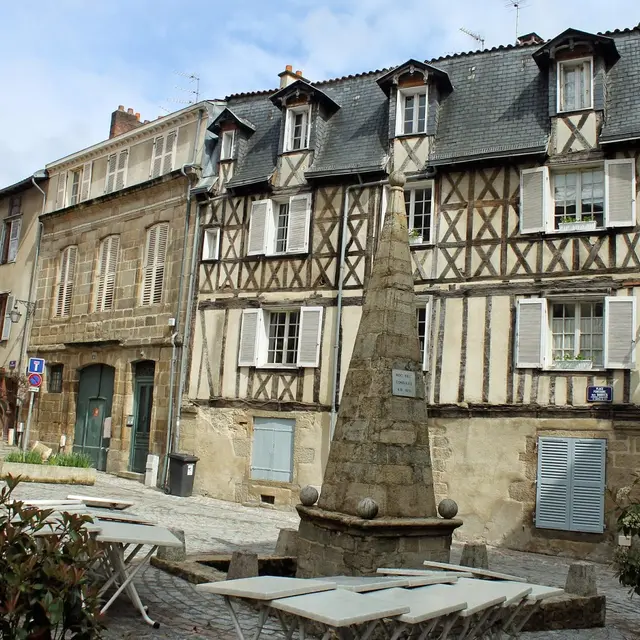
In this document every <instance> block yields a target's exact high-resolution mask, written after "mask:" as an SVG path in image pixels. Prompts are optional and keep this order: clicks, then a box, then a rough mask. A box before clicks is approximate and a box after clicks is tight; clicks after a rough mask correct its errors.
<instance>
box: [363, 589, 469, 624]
mask: <svg viewBox="0 0 640 640" xmlns="http://www.w3.org/2000/svg"><path fill="white" fill-rule="evenodd" d="M368 596H369V597H370V598H380V599H381V600H384V601H385V602H389V603H391V602H393V603H395V604H399V605H406V606H408V607H409V608H410V610H409V613H404V614H402V615H401V616H400V617H399V618H398V620H399V621H400V622H406V623H407V624H418V623H420V622H424V621H425V620H433V619H434V618H439V617H440V616H446V615H448V614H450V613H454V612H456V611H462V610H464V609H466V608H467V602H466V600H463V599H462V598H461V597H460V596H457V595H453V596H452V595H449V594H447V593H444V592H439V593H429V592H428V591H426V590H423V589H385V590H384V591H376V592H375V593H370V594H368Z"/></svg>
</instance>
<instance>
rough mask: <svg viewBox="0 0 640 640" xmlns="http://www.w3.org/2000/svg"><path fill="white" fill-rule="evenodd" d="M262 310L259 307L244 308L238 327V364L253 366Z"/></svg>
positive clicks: (256, 352) (256, 358)
mask: <svg viewBox="0 0 640 640" xmlns="http://www.w3.org/2000/svg"><path fill="white" fill-rule="evenodd" d="M262 315H263V312H262V310H261V309H244V311H243V312H242V326H241V328H240V348H239V349H238V366H239V367H254V366H255V365H256V363H257V360H258V334H259V331H260V322H261V320H262Z"/></svg>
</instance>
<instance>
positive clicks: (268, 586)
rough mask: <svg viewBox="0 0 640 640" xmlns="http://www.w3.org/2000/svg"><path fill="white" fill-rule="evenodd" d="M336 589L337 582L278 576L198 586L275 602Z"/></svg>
mask: <svg viewBox="0 0 640 640" xmlns="http://www.w3.org/2000/svg"><path fill="white" fill-rule="evenodd" d="M335 588H336V583H335V582H328V581H322V580H306V579H303V578H281V577H278V576H257V577H255V578H240V579H238V580H225V581H223V582H207V583H205V584H199V585H196V589H197V590H198V591H206V592H207V593H217V594H218V595H221V596H232V597H234V598H247V599H249V600H275V599H277V598H288V597H290V596H299V595H303V594H307V593H315V592H317V591H329V590H332V589H335Z"/></svg>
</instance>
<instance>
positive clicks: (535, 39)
mask: <svg viewBox="0 0 640 640" xmlns="http://www.w3.org/2000/svg"><path fill="white" fill-rule="evenodd" d="M516 44H518V45H520V46H522V45H525V44H544V40H543V39H542V38H541V37H540V36H539V35H538V34H537V33H534V32H531V33H527V34H525V35H523V36H518V40H517V41H516Z"/></svg>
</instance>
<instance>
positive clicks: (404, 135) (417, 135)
mask: <svg viewBox="0 0 640 640" xmlns="http://www.w3.org/2000/svg"><path fill="white" fill-rule="evenodd" d="M427 135H428V134H427V132H426V131H418V132H416V133H396V135H395V136H394V137H395V138H396V139H400V138H424V137H425V136H427Z"/></svg>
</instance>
